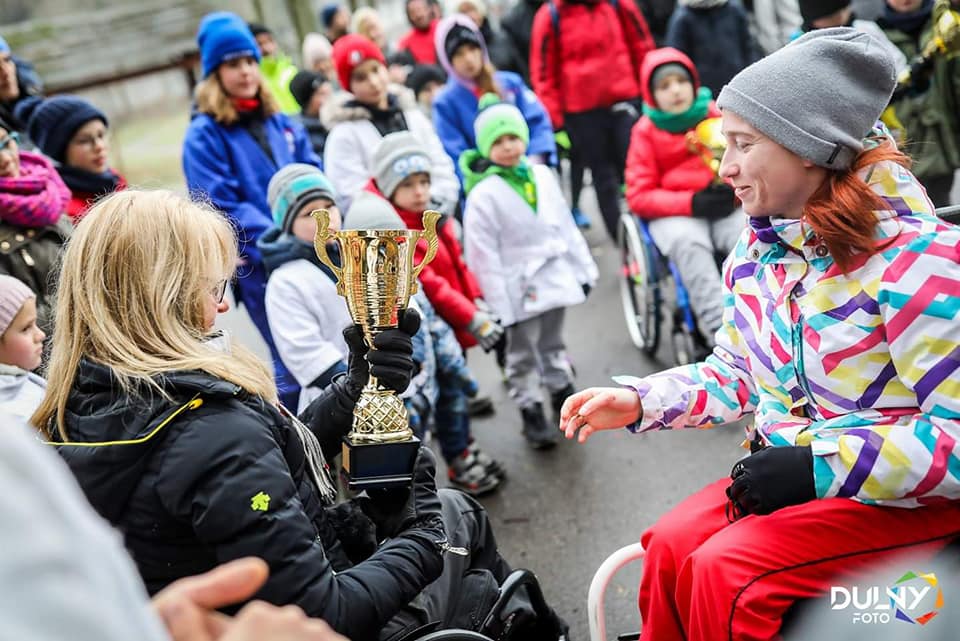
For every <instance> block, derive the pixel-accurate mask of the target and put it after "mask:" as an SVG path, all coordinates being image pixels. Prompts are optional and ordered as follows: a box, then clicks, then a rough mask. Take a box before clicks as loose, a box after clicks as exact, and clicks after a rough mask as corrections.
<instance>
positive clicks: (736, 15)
mask: <svg viewBox="0 0 960 641" xmlns="http://www.w3.org/2000/svg"><path fill="white" fill-rule="evenodd" d="M749 27H750V20H749V18H748V17H747V13H746V11H745V10H744V8H743V6H742V5H741V4H740V3H739V2H737V1H736V0H731V1H730V2H728V3H726V4H724V5H720V6H718V7H712V8H710V9H691V8H690V7H677V8H676V10H675V11H674V12H673V15H672V16H671V17H670V22H669V24H668V26H667V35H666V37H665V39H664V45H665V46H667V47H673V48H674V49H679V50H680V51H682V52H683V53H685V54H687V55H688V56H689V57H690V60H692V61H693V64H694V65H695V66H696V67H697V73H699V74H700V82H701V83H702V84H703V85H704V86H706V87H710V90H711V91H712V92H713V95H714V96H717V95H719V93H720V90H721V89H723V86H724V85H725V84H727V83H728V82H730V80H731V79H732V78H733V77H734V76H735V75H737V73H739V72H740V70H741V69H743V68H744V67H746V66H748V65H750V64H752V63H754V62H756V61H757V60H758V58H759V52H758V48H757V46H756V44H755V43H754V41H753V36H752V35H751V34H750V28H749Z"/></svg>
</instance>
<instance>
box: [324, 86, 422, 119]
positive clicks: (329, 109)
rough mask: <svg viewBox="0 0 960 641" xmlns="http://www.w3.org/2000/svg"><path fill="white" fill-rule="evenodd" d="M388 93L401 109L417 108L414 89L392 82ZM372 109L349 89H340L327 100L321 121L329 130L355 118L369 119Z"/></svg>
mask: <svg viewBox="0 0 960 641" xmlns="http://www.w3.org/2000/svg"><path fill="white" fill-rule="evenodd" d="M387 93H388V95H389V96H390V97H391V98H392V99H393V100H391V102H392V103H394V104H395V105H396V106H397V107H399V108H400V110H401V111H409V110H411V109H416V108H417V99H416V97H415V96H414V94H413V91H412V90H410V89H408V88H407V87H404V86H403V85H397V84H391V85H389V86H388V87H387ZM370 115H371V114H370V109H369V108H368V107H365V106H364V105H361V104H359V103H358V102H357V100H356V98H354V96H353V94H352V93H350V92H349V91H338V92H337V93H335V94H334V95H332V96H331V97H330V99H329V100H327V103H326V104H325V105H324V106H323V109H321V110H320V123H321V124H322V125H323V126H324V127H326V128H327V130H328V131H329V130H330V129H333V127H334V125H337V124H339V123H341V122H349V121H353V120H369V119H370Z"/></svg>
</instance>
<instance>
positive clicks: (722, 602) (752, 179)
mask: <svg viewBox="0 0 960 641" xmlns="http://www.w3.org/2000/svg"><path fill="white" fill-rule="evenodd" d="M894 85H895V73H894V66H893V63H892V61H891V60H889V59H888V58H887V57H886V55H885V54H884V53H883V47H882V46H881V45H880V43H878V42H876V41H874V40H873V39H872V37H871V36H868V35H867V34H864V33H858V32H856V31H854V30H852V29H846V28H838V29H826V30H822V31H816V32H812V33H809V34H806V35H804V36H803V37H801V38H799V39H798V40H796V41H795V42H793V43H792V44H790V45H788V46H786V47H784V48H783V49H781V50H779V51H777V52H775V53H773V54H771V55H770V56H768V57H766V58H764V59H763V60H761V61H759V62H757V63H755V64H754V65H752V66H750V67H748V68H747V69H745V70H743V71H742V72H741V73H740V74H739V75H737V76H736V77H735V78H734V79H733V80H732V81H731V82H730V84H729V85H727V86H726V87H725V88H724V89H723V91H722V92H721V93H720V96H719V99H718V101H717V102H718V106H719V108H720V110H721V112H722V114H723V132H724V136H725V137H726V139H727V142H728V148H727V151H726V154H725V156H724V158H723V163H722V167H721V175H722V176H723V178H724V179H726V180H727V181H729V182H730V183H731V184H732V185H733V186H734V189H735V191H736V194H737V197H738V198H740V200H741V201H742V202H743V207H744V209H745V211H746V212H747V214H748V215H749V217H750V218H749V226H748V228H747V229H746V230H745V231H744V233H743V235H742V236H741V238H740V240H739V242H738V243H737V246H736V248H735V250H734V252H733V254H732V255H731V257H730V259H729V260H728V261H727V263H726V265H725V269H724V280H723V290H724V300H725V306H724V312H723V327H722V328H721V329H720V331H718V332H717V334H716V343H717V344H716V347H715V348H714V351H713V353H712V354H711V355H710V356H709V357H708V358H707V359H706V360H705V361H704V362H701V363H697V364H694V365H689V366H685V367H679V368H674V369H671V370H668V371H665V372H662V373H660V374H655V375H652V376H647V377H645V378H634V377H629V376H623V377H617V378H615V379H614V380H616V382H618V383H619V384H621V385H622V386H623V387H622V388H593V389H588V390H585V391H583V392H579V393H577V394H575V395H573V396H571V397H570V398H569V399H568V400H567V402H566V404H565V405H564V407H563V410H562V418H561V429H563V430H564V431H565V434H566V436H567V437H568V438H573V437H575V436H577V435H579V441H580V442H584V441H585V440H586V439H587V438H588V437H589V436H590V435H591V434H593V433H594V432H597V431H599V430H607V429H614V428H617V427H622V426H624V425H626V426H627V429H628V430H630V431H631V432H646V431H650V430H658V429H673V428H683V427H697V428H707V427H713V426H715V425H720V424H724V423H730V422H732V421H736V420H737V419H739V418H741V417H742V416H744V415H745V414H748V413H752V414H753V419H754V422H753V426H752V429H751V431H750V440H751V454H750V455H749V456H746V457H745V458H743V459H741V460H740V461H739V462H737V463H736V465H735V466H734V468H733V471H732V473H731V478H730V479H723V480H720V481H717V482H716V483H713V484H712V485H709V486H707V487H706V488H704V489H703V490H701V491H699V492H698V493H696V494H694V495H692V496H690V497H688V498H687V499H685V500H684V501H683V502H682V503H681V504H680V505H678V506H677V507H675V508H674V509H673V510H671V511H670V512H669V513H667V514H666V515H665V516H663V517H662V518H661V519H660V520H659V521H658V522H657V523H656V524H654V525H653V527H651V528H650V529H649V530H647V531H646V532H644V534H643V536H642V538H641V542H642V543H643V545H644V547H645V549H646V550H647V552H646V557H645V567H644V573H643V579H642V582H641V585H640V597H639V603H640V612H641V615H642V618H643V633H642V638H643V639H681V638H684V639H687V640H689V641H703V640H706V639H754V640H758V639H773V638H775V637H776V636H777V633H778V630H779V629H780V626H781V618H782V616H783V614H784V612H785V611H786V610H788V609H789V607H790V606H791V604H792V603H793V602H794V601H796V600H798V599H802V598H807V597H813V596H819V595H821V594H823V593H824V592H826V591H827V589H828V587H829V586H830V585H831V582H835V581H836V580H837V577H838V575H842V576H846V577H847V578H849V576H850V575H851V574H852V573H855V572H859V571H861V570H864V569H866V568H869V567H871V566H873V565H875V564H877V563H878V562H883V561H885V560H887V559H890V558H892V557H893V555H896V554H898V553H901V552H907V551H909V552H913V553H919V554H929V555H930V556H933V554H934V553H935V552H936V551H937V550H938V549H941V548H943V547H945V546H946V545H947V543H948V542H949V541H950V540H951V539H952V538H954V537H956V535H957V534H958V533H960V504H958V501H957V499H960V447H958V444H957V441H958V439H960V333H958V331H957V323H958V321H960V229H958V228H956V227H954V226H952V225H949V224H947V223H945V222H944V221H942V220H940V219H938V218H937V217H936V216H935V215H934V209H933V206H932V205H931V203H930V200H929V199H928V198H927V195H926V192H925V191H924V189H923V187H922V186H921V185H920V184H919V183H918V182H917V180H916V178H914V176H913V175H912V174H911V173H910V171H909V170H908V169H907V167H908V165H909V161H908V158H907V157H906V156H904V155H903V154H902V153H901V152H900V151H898V150H897V148H896V146H895V144H894V143H893V141H892V139H891V138H890V137H889V136H888V135H887V134H886V132H885V130H883V129H882V128H881V129H876V128H874V127H875V123H876V121H877V118H878V116H879V115H880V112H881V111H882V110H883V108H884V106H885V105H886V103H887V100H888V99H889V97H890V95H891V92H892V91H893V88H894ZM840 97H842V99H840ZM865 136H866V137H865Z"/></svg>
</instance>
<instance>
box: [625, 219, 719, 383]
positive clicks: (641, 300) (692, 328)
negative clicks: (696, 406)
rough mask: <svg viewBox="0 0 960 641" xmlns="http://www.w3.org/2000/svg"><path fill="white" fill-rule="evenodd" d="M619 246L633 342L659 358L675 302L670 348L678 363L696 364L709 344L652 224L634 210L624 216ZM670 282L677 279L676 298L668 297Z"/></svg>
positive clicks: (626, 320)
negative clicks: (669, 309) (654, 235)
mask: <svg viewBox="0 0 960 641" xmlns="http://www.w3.org/2000/svg"><path fill="white" fill-rule="evenodd" d="M617 246H618V248H619V249H620V258H621V266H622V274H621V279H620V302H621V305H622V307H623V315H624V321H625V322H626V324H627V332H628V333H629V334H630V340H631V341H632V342H633V344H634V345H635V346H636V347H637V349H640V350H642V351H643V352H644V353H645V354H646V355H647V356H649V357H651V358H654V357H656V354H657V349H658V348H659V346H660V340H661V333H662V324H663V317H664V314H663V310H664V306H665V305H666V304H667V302H668V301H670V300H672V301H673V303H674V305H673V309H672V312H671V320H672V324H671V329H670V346H671V349H672V352H673V359H674V363H675V364H676V365H686V364H688V363H692V362H693V361H694V359H695V358H696V354H697V348H698V347H704V346H705V341H704V339H703V337H702V336H701V334H700V331H699V329H698V328H697V321H696V318H695V317H694V314H693V308H692V307H690V296H689V294H688V293H687V289H686V287H685V286H684V284H683V280H682V279H681V278H680V272H679V270H678V269H677V266H676V264H675V263H674V262H673V261H672V260H669V259H668V258H667V257H666V256H664V255H663V254H661V253H660V250H659V249H657V246H656V243H654V242H653V238H652V237H651V236H650V229H649V227H648V225H647V222H646V221H645V220H643V219H640V218H638V217H636V216H635V215H633V214H632V213H630V212H627V213H625V214H622V215H621V216H620V221H619V222H618V224H617ZM668 276H669V278H668ZM669 281H672V282H673V289H672V292H671V293H672V296H666V295H665V292H664V289H663V287H662V285H663V284H664V283H666V282H669Z"/></svg>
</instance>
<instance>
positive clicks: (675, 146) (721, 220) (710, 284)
mask: <svg viewBox="0 0 960 641" xmlns="http://www.w3.org/2000/svg"><path fill="white" fill-rule="evenodd" d="M641 77H642V78H643V86H642V90H643V101H644V106H643V114H644V115H643V117H642V118H641V119H640V120H639V121H638V122H637V124H636V125H634V127H633V131H632V132H631V135H630V150H629V152H628V154H627V170H626V182H627V202H628V203H629V205H630V210H631V211H632V212H633V213H634V214H636V215H637V216H639V217H640V218H643V219H644V220H647V221H649V229H650V235H651V236H652V237H653V241H654V242H655V243H656V244H657V248H658V249H659V250H660V251H661V252H663V253H664V254H666V255H667V256H669V257H670V258H671V259H672V260H673V262H674V263H675V264H676V265H677V268H678V269H679V271H680V277H681V278H682V279H683V283H684V285H685V286H686V288H687V291H688V293H689V294H690V305H691V306H692V307H693V311H694V313H695V314H696V316H697V322H698V323H699V327H700V329H701V331H702V333H703V334H704V337H705V338H706V339H707V340H708V341H710V342H711V344H712V340H713V335H714V333H715V332H716V330H717V329H718V328H719V327H720V321H721V317H722V315H723V295H722V291H723V288H722V283H721V280H720V278H721V277H720V270H719V268H718V267H717V263H716V260H715V258H714V255H715V252H716V251H717V250H719V251H721V252H729V251H731V250H732V249H733V246H734V245H735V244H736V242H737V238H738V237H739V235H740V232H741V231H742V230H743V229H744V227H745V226H746V219H745V218H744V215H743V212H742V211H741V210H740V209H738V208H737V207H736V203H735V201H734V196H733V189H731V188H730V187H729V186H728V185H726V184H724V183H719V182H717V180H716V174H714V172H713V170H712V169H711V168H710V167H708V166H707V164H706V163H705V162H704V161H703V158H702V157H701V156H700V154H699V153H698V152H697V149H696V147H694V146H692V144H691V143H690V142H689V141H688V134H689V133H690V132H692V131H693V130H694V129H695V128H696V126H697V125H698V124H700V122H702V121H703V120H705V119H707V118H715V117H718V116H720V112H719V110H717V107H716V105H715V104H714V102H713V100H712V95H711V93H710V90H709V89H708V88H706V87H701V86H700V80H699V78H698V76H697V70H696V68H695V67H694V66H693V63H692V62H690V59H689V58H688V57H687V56H685V55H684V54H683V53H682V52H680V51H677V50H676V49H672V48H669V47H665V48H662V49H657V50H656V51H653V52H651V53H650V54H649V55H647V57H646V59H645V60H644V62H643V67H642V69H641ZM653 105H656V106H653Z"/></svg>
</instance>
